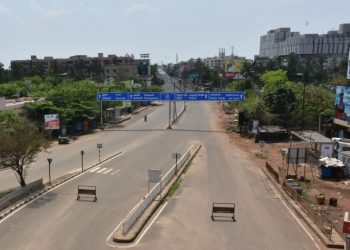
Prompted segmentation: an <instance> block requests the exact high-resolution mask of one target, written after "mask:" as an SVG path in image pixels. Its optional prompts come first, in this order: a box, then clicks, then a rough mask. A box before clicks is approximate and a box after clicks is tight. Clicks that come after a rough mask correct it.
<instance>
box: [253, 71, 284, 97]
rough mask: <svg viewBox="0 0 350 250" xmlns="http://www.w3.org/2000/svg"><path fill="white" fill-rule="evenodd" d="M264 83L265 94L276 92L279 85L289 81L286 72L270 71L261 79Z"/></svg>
mask: <svg viewBox="0 0 350 250" xmlns="http://www.w3.org/2000/svg"><path fill="white" fill-rule="evenodd" d="M260 79H261V80H262V81H263V82H264V84H265V86H264V92H265V93H266V92H275V91H276V88H277V87H278V85H281V84H285V83H286V82H287V81H288V78H287V71H285V70H281V69H279V70H274V71H268V72H266V73H264V74H262V76H261V77H260Z"/></svg>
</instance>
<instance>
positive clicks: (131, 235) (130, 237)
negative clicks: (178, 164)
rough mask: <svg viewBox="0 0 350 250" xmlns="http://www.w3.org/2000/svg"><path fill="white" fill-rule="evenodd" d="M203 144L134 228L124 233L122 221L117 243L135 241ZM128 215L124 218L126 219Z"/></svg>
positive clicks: (114, 237) (195, 150)
mask: <svg viewBox="0 0 350 250" xmlns="http://www.w3.org/2000/svg"><path fill="white" fill-rule="evenodd" d="M201 147H202V146H201V145H197V146H196V147H195V148H194V149H193V151H194V152H193V153H192V154H191V156H190V157H189V158H188V159H187V161H186V162H185V163H184V166H183V167H182V168H181V170H180V171H179V172H178V174H177V175H175V176H174V178H173V179H172V180H171V181H170V182H169V183H168V184H167V186H166V187H164V189H163V191H162V192H161V194H160V197H161V199H159V200H153V201H152V203H151V204H150V205H149V206H148V207H147V208H146V209H145V211H144V212H143V213H142V214H141V216H140V218H139V219H138V220H137V221H136V222H135V224H134V225H133V226H132V228H131V229H130V230H129V232H127V233H126V234H125V235H123V227H122V223H120V225H121V226H120V227H119V228H117V230H116V232H115V233H114V235H113V241H114V242H116V243H131V242H133V241H134V240H135V239H136V238H137V237H138V235H139V234H140V232H141V231H142V229H143V228H144V226H145V225H146V224H147V222H148V221H149V220H150V219H151V217H152V216H153V214H154V213H155V212H156V211H157V209H158V208H159V206H160V205H161V204H162V203H163V202H164V201H165V200H166V199H167V194H168V193H169V190H170V188H171V187H172V185H173V184H174V183H175V182H176V181H177V180H178V179H179V178H180V177H181V176H182V174H183V171H184V170H185V168H186V166H187V165H188V164H189V163H191V161H192V160H193V158H194V157H195V156H196V155H197V153H198V151H199V150H200V149H201ZM125 219H126V217H125V218H124V219H123V220H122V222H123V221H125Z"/></svg>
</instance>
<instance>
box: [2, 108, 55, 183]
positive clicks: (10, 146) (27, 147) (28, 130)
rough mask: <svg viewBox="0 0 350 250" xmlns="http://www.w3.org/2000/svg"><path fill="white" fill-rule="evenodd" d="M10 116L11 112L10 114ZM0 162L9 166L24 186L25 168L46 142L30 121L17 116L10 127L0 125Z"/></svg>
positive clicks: (44, 146) (46, 145)
mask: <svg viewBox="0 0 350 250" xmlns="http://www.w3.org/2000/svg"><path fill="white" fill-rule="evenodd" d="M10 116H11V117H12V114H10ZM0 141H1V143H0V164H1V165H2V166H4V167H9V168H11V169H12V170H13V171H14V173H15V174H16V177H17V179H18V181H19V183H20V185H21V186H25V185H26V183H25V176H26V168H25V166H28V165H29V164H31V163H32V162H34V161H35V158H36V156H37V154H38V153H39V152H40V151H42V150H44V149H45V148H47V147H48V142H47V140H46V139H45V138H44V136H43V134H41V133H40V132H39V131H38V128H37V127H36V126H35V125H34V124H32V123H31V122H29V121H27V120H24V119H22V118H19V120H18V121H17V122H15V123H12V124H11V127H8V126H6V127H0Z"/></svg>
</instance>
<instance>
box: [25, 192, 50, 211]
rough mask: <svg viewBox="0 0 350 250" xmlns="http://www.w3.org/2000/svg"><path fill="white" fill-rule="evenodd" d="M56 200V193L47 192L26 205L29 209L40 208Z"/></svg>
mask: <svg viewBox="0 0 350 250" xmlns="http://www.w3.org/2000/svg"><path fill="white" fill-rule="evenodd" d="M56 199H57V193H54V192H48V193H46V194H44V195H43V196H41V197H40V198H39V199H37V200H35V201H33V202H32V203H30V204H29V205H28V207H29V208H40V207H43V206H44V205H46V204H47V203H49V202H51V201H54V200H56Z"/></svg>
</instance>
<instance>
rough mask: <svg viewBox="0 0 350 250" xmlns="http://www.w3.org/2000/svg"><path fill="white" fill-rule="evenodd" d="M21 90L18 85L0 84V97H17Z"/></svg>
mask: <svg viewBox="0 0 350 250" xmlns="http://www.w3.org/2000/svg"><path fill="white" fill-rule="evenodd" d="M22 90H23V88H22V87H21V86H20V85H19V84H18V83H4V84H0V96H5V97H6V98H13V97H14V96H19V94H20V92H21V91H22Z"/></svg>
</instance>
